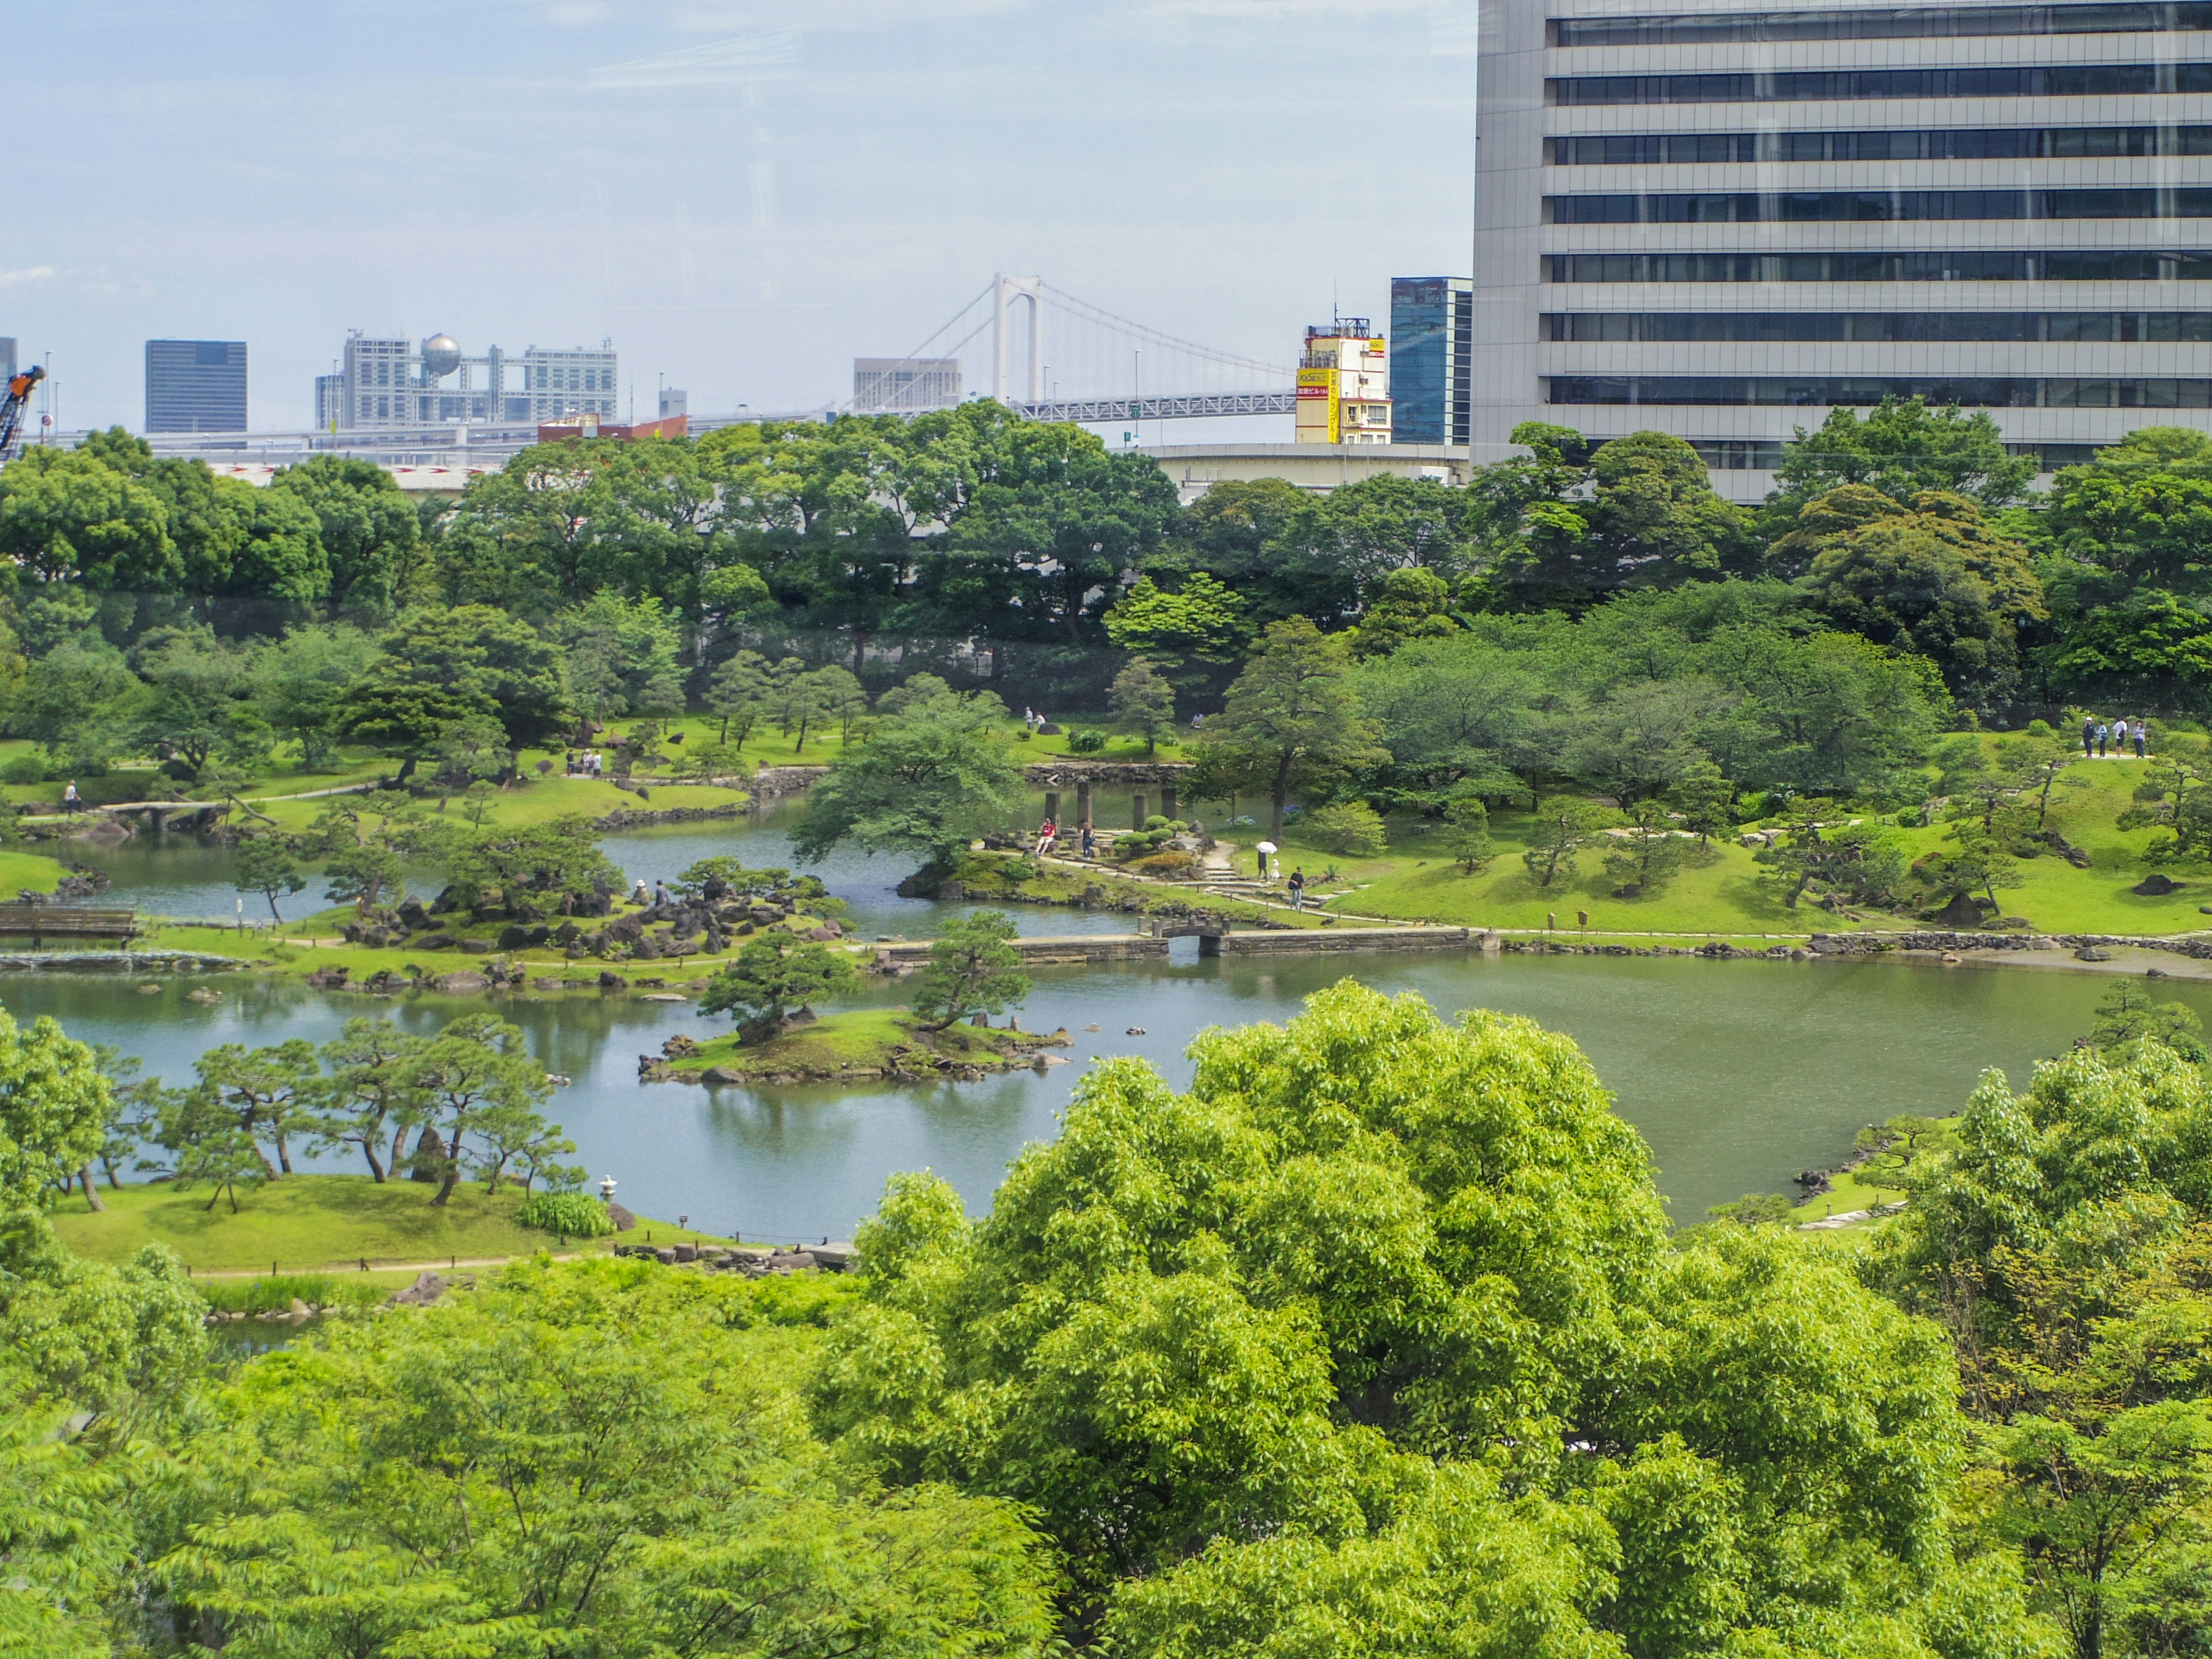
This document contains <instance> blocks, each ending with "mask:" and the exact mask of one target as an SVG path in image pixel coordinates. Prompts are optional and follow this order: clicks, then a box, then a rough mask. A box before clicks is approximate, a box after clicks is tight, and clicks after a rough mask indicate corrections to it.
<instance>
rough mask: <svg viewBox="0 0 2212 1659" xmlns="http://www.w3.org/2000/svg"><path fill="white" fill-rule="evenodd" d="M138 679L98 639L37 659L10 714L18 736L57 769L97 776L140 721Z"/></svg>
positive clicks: (66, 645) (56, 649) (66, 646)
mask: <svg viewBox="0 0 2212 1659" xmlns="http://www.w3.org/2000/svg"><path fill="white" fill-rule="evenodd" d="M137 692H138V681H137V678H136V677H135V676H133V675H132V673H131V670H130V666H129V665H127V664H126V663H125V661H124V660H123V657H122V654H121V653H119V652H118V651H117V650H116V649H115V648H114V647H112V646H110V645H109V644H107V642H106V641H104V640H102V639H100V637H99V636H98V635H92V636H91V637H90V638H89V639H88V640H84V641H76V640H71V641H66V642H65V643H64V644H61V645H58V646H56V647H54V648H53V649H52V650H51V651H49V652H47V653H46V655H45V656H43V657H40V658H37V659H34V660H33V662H32V663H31V665H30V666H29V668H28V669H27V671H25V673H24V676H23V684H22V688H21V690H20V691H19V692H18V693H17V694H16V697H15V706H14V708H12V709H11V710H10V711H9V724H10V726H12V727H13V729H14V730H15V732H16V733H17V734H18V735H19V736H21V737H26V738H30V739H31V741H32V742H33V743H36V744H39V745H40V747H42V748H44V749H45V750H46V753H47V754H48V755H49V756H50V757H52V760H53V763H54V764H55V765H57V766H58V767H62V768H64V769H68V770H70V771H79V772H84V773H87V774H88V775H92V776H95V777H96V776H98V775H100V774H101V773H103V772H105V771H106V770H107V768H108V763H109V761H110V760H111V759H112V757H113V756H114V754H115V752H116V750H118V749H119V748H120V747H122V745H123V744H124V742H125V734H126V733H127V732H129V730H130V728H131V726H132V725H133V724H134V723H135V721H136V719H137V710H136V708H135V704H136V702H137Z"/></svg>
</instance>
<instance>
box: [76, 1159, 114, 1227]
mask: <svg viewBox="0 0 2212 1659" xmlns="http://www.w3.org/2000/svg"><path fill="white" fill-rule="evenodd" d="M76 1178H77V1180H78V1182H80V1183H81V1184H82V1186H83V1188H84V1201H85V1202H86V1203H88V1204H89V1205H91V1206H92V1210H93V1213H94V1215H98V1214H100V1213H102V1212H105V1211H106V1208H107V1206H106V1205H105V1204H103V1203H101V1202H100V1188H97V1187H95V1186H94V1185H93V1184H92V1165H91V1164H85V1165H84V1166H82V1168H81V1169H79V1170H77V1172H76Z"/></svg>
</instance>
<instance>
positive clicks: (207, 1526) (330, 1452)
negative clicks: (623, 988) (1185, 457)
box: [34, 423, 1059, 1659]
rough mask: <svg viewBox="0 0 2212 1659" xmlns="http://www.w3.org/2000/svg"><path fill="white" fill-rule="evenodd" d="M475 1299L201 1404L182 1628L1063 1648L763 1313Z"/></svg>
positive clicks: (1032, 1547) (1018, 1524)
mask: <svg viewBox="0 0 2212 1659" xmlns="http://www.w3.org/2000/svg"><path fill="white" fill-rule="evenodd" d="M841 424H842V423H841ZM775 1288H777V1289H782V1288H784V1287H782V1286H778V1287H775ZM834 1299H835V1298H832V1297H823V1298H822V1302H823V1303H826V1302H828V1301H831V1300H834ZM462 1300H463V1303H464V1304H465V1305H463V1306H459V1307H454V1308H451V1309H447V1310H441V1312H440V1314H439V1316H437V1317H436V1318H435V1319H390V1320H365V1321H357V1322H349V1328H348V1329H346V1330H345V1331H344V1332H343V1333H340V1334H337V1336H336V1337H335V1338H334V1339H333V1340H330V1341H329V1342H328V1344H327V1346H320V1345H319V1346H318V1347H317V1348H316V1349H315V1350H314V1351H313V1363H311V1364H305V1365H288V1364H281V1363H280V1364H277V1365H274V1366H267V1367H259V1368H255V1369H254V1370H253V1372H252V1376H250V1378H248V1379H247V1386H243V1387H240V1388H235V1389H225V1390H222V1392H221V1393H220V1394H219V1395H216V1396H215V1397H214V1398H212V1399H211V1400H210V1413H212V1415H211V1417H210V1420H209V1422H208V1424H207V1431H208V1432H209V1433H210V1435H213V1436H215V1437H218V1438H219V1439H220V1440H221V1442H222V1444H223V1445H224V1446H225V1448H226V1449H227V1451H226V1455H225V1461H224V1462H223V1463H222V1471H223V1474H225V1476H226V1477H227V1478H226V1479H224V1480H221V1481H211V1482H210V1483H209V1486H207V1487H206V1488H205V1489H204V1499H203V1500H202V1501H201V1502H199V1503H198V1504H196V1505H195V1507H194V1509H193V1510H191V1516H190V1520H189V1528H190V1529H189V1531H185V1530H184V1529H183V1528H179V1532H178V1533H177V1534H172V1537H173V1542H171V1541H162V1542H159V1543H155V1545H154V1546H153V1547H154V1549H155V1551H156V1552H157V1553H155V1555H154V1558H153V1559H151V1560H150V1562H149V1568H148V1570H147V1571H145V1573H144V1576H143V1579H142V1580H141V1581H140V1582H139V1584H138V1585H137V1589H138V1591H139V1594H140V1596H141V1598H142V1599H143V1601H146V1602H151V1603H156V1604H158V1605H159V1607H161V1612H162V1619H163V1623H164V1626H165V1627H166V1625H167V1621H168V1620H169V1619H170V1617H171V1616H172V1615H171V1613H170V1612H169V1610H170V1609H172V1608H173V1609H175V1610H176V1612H175V1614H174V1617H175V1618H176V1620H178V1621H179V1622H181V1623H183V1624H184V1625H185V1626H186V1627H187V1628H188V1629H190V1630H191V1631H193V1632H210V1633H211V1632H221V1635H222V1641H223V1644H224V1647H225V1649H226V1650H227V1651H229V1652H232V1653H236V1654H248V1653H294V1654H310V1653H312V1654H331V1655H336V1654H341V1653H343V1654H349V1655H352V1654H361V1655H368V1654H373V1653H386V1654H398V1653H404V1652H410V1651H426V1652H427V1651H429V1650H441V1649H442V1650H453V1651H469V1652H479V1653H486V1654H489V1653H499V1652H514V1651H518V1647H517V1644H521V1649H525V1650H536V1651H539V1652H561V1651H566V1652H573V1653H581V1652H590V1653H592V1654H593V1655H597V1656H603V1659H653V1656H665V1655H672V1654H678V1653H681V1654H685V1655H688V1656H694V1659H738V1656H744V1655H769V1654H774V1655H783V1656H805V1655H821V1654H828V1653H835V1652H848V1651H850V1652H859V1651H866V1652H869V1653H881V1654H891V1653H896V1654H897V1655H900V1656H902V1659H1025V1656H1030V1655H1036V1654H1042V1653H1043V1652H1045V1651H1047V1650H1048V1649H1049V1648H1050V1647H1051V1646H1052V1645H1053V1644H1054V1642H1055V1641H1056V1640H1057V1632H1058V1628H1059V1626H1058V1621H1057V1620H1056V1618H1055V1614H1054V1607H1053V1606H1052V1601H1051V1597H1050V1589H1049V1587H1050V1583H1051V1571H1052V1570H1051V1566H1050V1564H1049V1558H1048V1552H1047V1551H1046V1550H1045V1549H1044V1548H1043V1547H1042V1546H1041V1545H1040V1543H1039V1541H1037V1540H1036V1537H1035V1535H1034V1534H1032V1533H1031V1532H1030V1530H1029V1528H1027V1527H1026V1526H1025V1525H1024V1522H1023V1520H1022V1518H1021V1516H1020V1514H1019V1512H1018V1510H1016V1509H1015V1507H1014V1506H1012V1505H1011V1504H1005V1503H1002V1502H1000V1501H996V1500H994V1499H991V1498H981V1497H973V1496H966V1495H963V1494H961V1493H958V1492H955V1491H953V1490H951V1489H950V1488H948V1487H946V1486H934V1487H932V1488H930V1489H928V1490H926V1491H915V1492H896V1493H887V1492H883V1491H881V1490H879V1489H875V1488H872V1487H869V1486H866V1485H864V1484H856V1483H854V1482H851V1481H848V1480H845V1479H844V1478H842V1475H841V1474H840V1473H839V1471H838V1470H837V1469H836V1466H835V1464H834V1462H833V1461H832V1460H831V1459H830V1458H829V1456H828V1455H826V1454H825V1452H824V1451H823V1448H822V1447H821V1446H820V1445H819V1444H818V1443H817V1442H815V1441H814V1440H813V1439H812V1438H811V1437H809V1436H808V1435H807V1434H806V1433H805V1430H804V1428H803V1426H802V1425H799V1424H797V1423H796V1422H794V1421H793V1414H792V1413H790V1411H789V1410H788V1409H787V1408H786V1407H785V1406H784V1405H783V1403H782V1402H783V1401H784V1400H785V1399H786V1398H787V1393H786V1387H787V1385H786V1383H785V1380H784V1379H785V1376H786V1375H787V1370H788V1365H789V1363H790V1354H791V1352H793V1351H792V1350H791V1348H790V1346H789V1340H788V1339H789V1335H790V1333H787V1332H785V1331H781V1330H777V1329H775V1328H774V1326H775V1324H776V1323H781V1322H784V1320H785V1319H787V1317H788V1316H779V1315H778V1314H777V1313H776V1312H775V1309H776V1308H777V1305H778V1304H776V1303H775V1300H774V1299H773V1298H771V1297H769V1296H766V1295H763V1294H761V1293H759V1292H757V1291H754V1290H752V1289H751V1288H750V1287H748V1286H745V1285H743V1284H742V1283H738V1282H732V1279H730V1278H729V1277H726V1276H722V1275H717V1276H716V1277H715V1278H714V1279H712V1280H709V1279H702V1278H700V1277H698V1276H696V1275H691V1274H680V1275H679V1274H667V1273H664V1274H660V1275H658V1276H657V1277H656V1276H651V1275H647V1274H645V1273H641V1271H640V1270H639V1269H638V1268H636V1267H631V1266H629V1265H628V1264H614V1263H609V1262H605V1261H599V1262H595V1263H592V1264H589V1265H585V1264H556V1263H552V1262H550V1261H542V1262H538V1263H529V1262H524V1263H519V1264H516V1265H515V1266H514V1267H511V1268H509V1269H508V1270H507V1272H506V1273H501V1274H500V1275H498V1276H497V1277H496V1279H487V1282H486V1283H485V1284H484V1285H483V1288H482V1289H481V1290H480V1291H478V1293H477V1295H476V1296H473V1297H465V1298H463V1299H462ZM820 1305H822V1303H817V1306H820ZM738 1402H742V1407H741V1408H734V1409H733V1408H732V1407H733V1405H736V1404H738ZM56 1497H57V1498H58V1499H60V1498H64V1492H61V1491H57V1492H56ZM79 1502H80V1503H82V1500H79ZM51 1571H52V1568H51V1567H49V1566H46V1565H45V1564H43V1563H42V1564H41V1567H40V1571H39V1573H38V1575H37V1577H36V1579H35V1581H34V1582H36V1583H40V1585H41V1586H43V1585H44V1583H46V1577H47V1575H48V1574H49V1573H50V1572H51ZM50 1651H51V1650H50ZM99 1651H102V1652H105V1651H106V1646H105V1645H104V1644H103V1645H102V1646H101V1647H100V1649H99ZM71 1659H75V1656H74V1655H72V1656H71Z"/></svg>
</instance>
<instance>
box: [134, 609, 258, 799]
mask: <svg viewBox="0 0 2212 1659" xmlns="http://www.w3.org/2000/svg"><path fill="white" fill-rule="evenodd" d="M137 658H138V671H139V674H140V676H141V677H142V678H143V679H144V681H145V683H146V685H147V688H148V692H149V695H148V696H146V698H145V699H144V701H143V703H142V704H141V714H140V725H139V734H138V735H139V741H140V742H141V743H143V744H144V745H145V746H146V747H147V748H148V749H151V750H155V752H157V753H164V752H166V753H171V754H173V755H174V756H175V757H177V758H179V759H180V760H182V761H183V762H184V763H185V765H186V766H188V767H190V768H191V769H192V771H193V772H194V773H197V772H198V771H199V770H200V769H202V768H204V766H206V765H207V763H209V761H210V760H211V759H216V758H222V759H225V760H237V759H241V758H244V759H249V760H250V759H252V758H253V757H255V756H256V755H257V752H258V753H261V754H265V753H266V750H267V747H268V731H269V727H268V722H267V721H266V720H264V719H263V718H262V717H261V714H260V711H259V710H258V708H256V707H255V706H254V703H253V702H252V700H251V699H252V690H253V683H252V672H253V665H252V659H251V658H250V656H249V655H248V654H247V653H246V652H244V651H240V650H237V649H234V648H233V647H230V646H228V645H226V644H224V643H223V642H222V641H221V640H218V639H217V638H216V636H215V635H214V634H213V633H211V632H210V631H209V630H208V629H204V628H189V629H155V630H154V631H153V632H152V633H150V634H149V635H147V636H146V637H145V638H144V639H143V640H142V641H140V643H139V647H138V651H137Z"/></svg>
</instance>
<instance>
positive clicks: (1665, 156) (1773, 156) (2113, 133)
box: [1544, 127, 2212, 167]
mask: <svg viewBox="0 0 2212 1659" xmlns="http://www.w3.org/2000/svg"><path fill="white" fill-rule="evenodd" d="M2108 155H2212V127H1965V128H1954V129H1951V130H1948V131H1945V130H1942V129H1939V130H1937V131H1934V132H1628V133H1595V134H1589V135H1584V136H1582V137H1573V138H1547V139H1546V140H1545V141H1544V160H1545V161H1546V162H1547V163H1548V164H1549V165H1551V166H1553V167H1650V166H1651V165H1653V164H1655V163H1658V162H1676V163H1686V162H1698V161H2069V160H2073V159H2075V158H2079V157H2096V156H2108Z"/></svg>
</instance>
